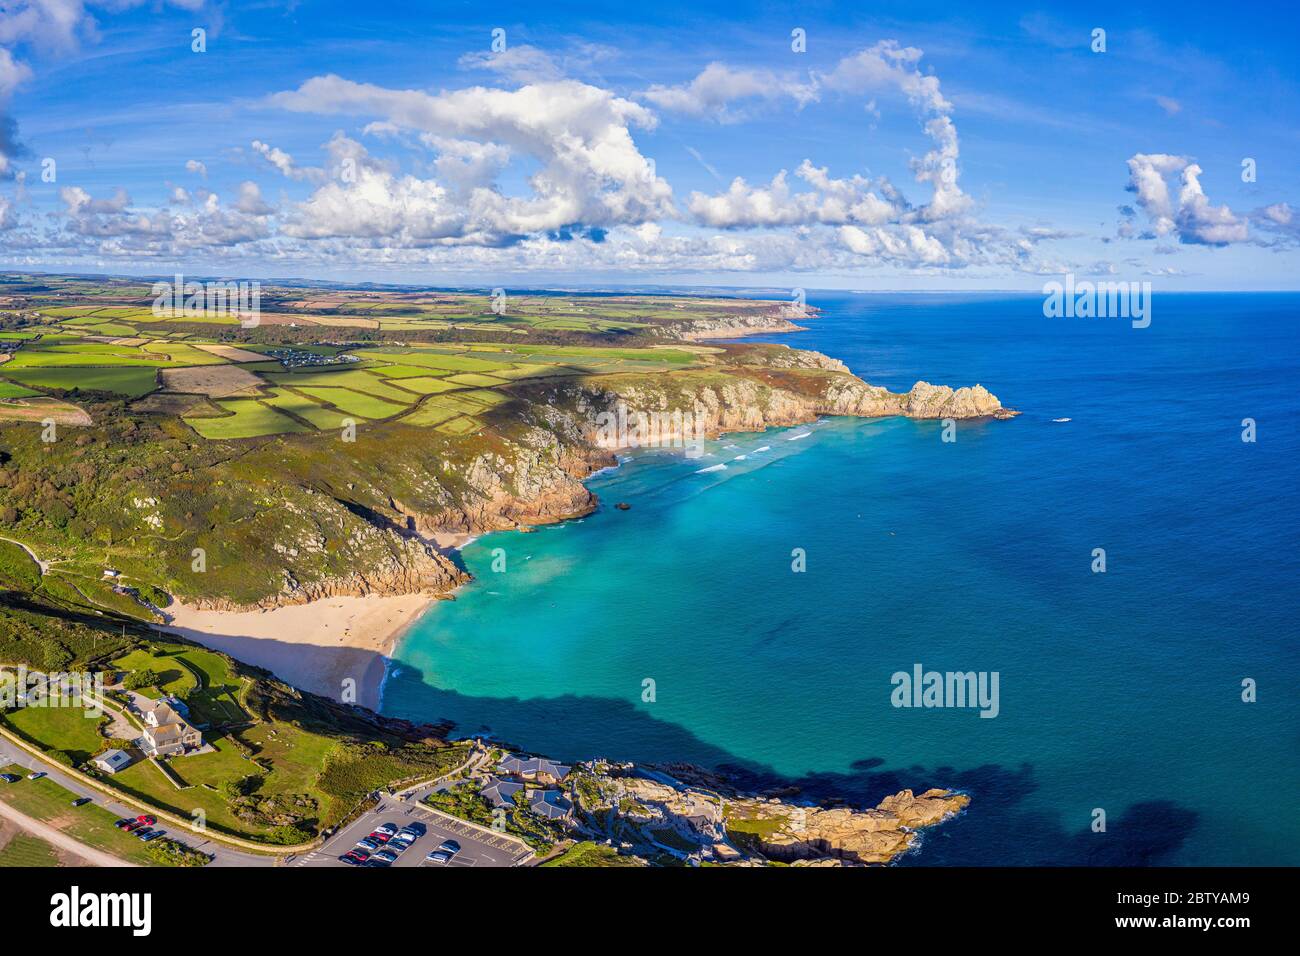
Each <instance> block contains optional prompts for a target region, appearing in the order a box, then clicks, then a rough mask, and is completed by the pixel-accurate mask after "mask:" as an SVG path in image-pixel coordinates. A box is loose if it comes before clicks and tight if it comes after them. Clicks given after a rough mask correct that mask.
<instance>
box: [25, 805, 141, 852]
mask: <svg viewBox="0 0 1300 956" xmlns="http://www.w3.org/2000/svg"><path fill="white" fill-rule="evenodd" d="M0 817H4V818H5V819H6V820H9V821H10V822H11V823H13V824H14V825H15V826H17V827H20V828H21V829H23V830H26V831H27V832H28V833H30V834H32V835H34V836H38V837H40V838H41V839H42V840H44V841H45V842H47V843H49V844H51V845H52V846H54V847H56V848H57V849H60V850H64V851H65V852H67V853H71V854H73V855H74V856H78V857H80V858H81V859H83V860H85V861H86V862H87V863H89V864H90V865H91V866H136V865H137V864H135V863H128V862H127V861H126V860H122V859H118V858H117V857H115V856H113V855H112V854H110V853H105V852H104V851H103V850H97V849H95V848H94V847H92V846H87V845H86V844H84V843H81V842H79V841H77V840H74V839H73V838H72V837H70V836H68V835H67V834H66V833H63V832H62V831H60V830H56V829H54V827H52V826H50V825H49V824H48V823H44V822H42V821H40V820H36V819H33V818H32V817H29V816H28V815H27V814H25V813H19V812H18V811H17V810H15V809H14V808H13V807H11V806H10V805H9V804H7V803H5V802H4V801H0Z"/></svg>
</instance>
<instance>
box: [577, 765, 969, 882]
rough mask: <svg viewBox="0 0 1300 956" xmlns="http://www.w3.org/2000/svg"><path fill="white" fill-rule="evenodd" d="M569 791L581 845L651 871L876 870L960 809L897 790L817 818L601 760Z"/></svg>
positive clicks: (723, 787) (726, 787) (726, 788)
mask: <svg viewBox="0 0 1300 956" xmlns="http://www.w3.org/2000/svg"><path fill="white" fill-rule="evenodd" d="M569 783H570V785H571V788H572V790H573V792H574V793H575V794H576V795H577V798H578V803H579V808H580V811H581V812H580V813H579V819H580V820H581V821H583V823H582V824H581V825H580V826H581V828H582V829H583V830H584V831H585V832H586V835H587V836H588V837H590V838H594V839H618V840H621V841H624V842H628V843H630V845H631V846H632V847H633V848H634V849H635V850H636V852H637V853H638V854H640V855H642V856H645V857H646V858H648V859H650V860H652V861H658V862H663V861H665V860H667V859H669V858H673V859H676V860H678V861H683V860H684V861H687V862H702V861H711V862H715V863H724V864H734V865H749V866H752V865H756V864H760V865H761V864H763V863H765V862H772V861H775V862H780V863H789V864H794V865H803V866H807V865H819V866H864V865H873V864H884V863H889V862H891V861H893V860H894V859H896V858H897V857H898V856H899V855H900V854H902V853H905V852H907V850H908V849H909V848H911V847H912V846H913V845H914V843H915V840H916V831H917V830H920V829H922V828H925V827H930V826H935V825H937V824H939V823H942V822H943V821H944V820H946V819H948V818H950V817H952V816H953V815H954V814H957V813H959V812H960V811H961V810H963V809H964V808H965V807H966V806H967V805H968V804H969V803H970V798H969V797H967V796H966V795H965V794H961V793H954V792H951V791H948V790H927V791H926V792H925V793H922V794H921V795H920V796H916V795H915V794H914V793H913V792H912V791H911V790H903V791H900V792H899V793H896V794H894V795H892V796H889V797H886V798H885V799H883V800H881V801H880V803H879V804H878V805H877V806H876V807H874V808H872V809H868V810H855V809H850V808H847V807H835V808H830V809H827V808H823V807H817V806H803V805H799V804H797V803H794V802H793V795H789V796H786V797H775V796H762V797H758V796H748V797H742V796H738V795H736V794H735V793H734V791H733V790H732V787H731V784H730V782H729V781H728V780H727V779H725V778H723V777H720V776H718V775H717V774H715V773H711V772H709V771H704V770H701V769H700V768H696V767H689V766H680V767H676V766H675V767H674V768H673V773H672V775H669V774H668V773H667V772H665V770H664V769H661V768H650V767H637V766H636V765H633V764H612V763H609V762H607V761H601V760H595V761H590V762H587V763H585V764H581V765H579V766H578V767H576V768H575V770H574V774H573V776H572V777H571V778H570V780H569Z"/></svg>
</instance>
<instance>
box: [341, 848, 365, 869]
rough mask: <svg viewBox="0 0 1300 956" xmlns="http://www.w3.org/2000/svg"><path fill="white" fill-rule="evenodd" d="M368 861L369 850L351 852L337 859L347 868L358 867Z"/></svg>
mask: <svg viewBox="0 0 1300 956" xmlns="http://www.w3.org/2000/svg"><path fill="white" fill-rule="evenodd" d="M368 859H370V851H369V850H352V851H350V852H348V853H344V854H343V855H342V856H341V857H339V860H340V861H342V862H343V863H347V864H348V865H349V866H360V865H361V864H362V863H365V862H366V860H368Z"/></svg>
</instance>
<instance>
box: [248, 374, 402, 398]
mask: <svg viewBox="0 0 1300 956" xmlns="http://www.w3.org/2000/svg"><path fill="white" fill-rule="evenodd" d="M371 371H379V370H378V369H375V370H368V371H360V370H358V369H347V370H346V371H341V372H287V373H282V374H271V375H267V376H266V377H267V378H269V379H270V380H271V381H273V382H275V384H276V385H286V386H289V387H291V388H297V389H302V390H304V391H306V389H304V388H303V387H304V386H309V387H315V388H322V387H324V388H350V389H352V390H353V391H355V392H364V393H366V394H367V395H373V396H375V397H376V398H386V399H389V400H391V401H395V402H400V403H402V404H408V403H410V402H411V396H410V394H409V393H407V392H403V391H402V390H401V389H400V388H394V387H393V386H392V385H389V384H387V383H385V382H383V381H381V380H380V379H378V378H376V377H375V375H373V374H371Z"/></svg>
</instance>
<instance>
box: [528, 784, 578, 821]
mask: <svg viewBox="0 0 1300 956" xmlns="http://www.w3.org/2000/svg"><path fill="white" fill-rule="evenodd" d="M528 809H530V810H532V811H533V813H535V814H537V815H538V816H539V817H545V818H546V819H548V820H567V819H568V817H569V814H570V813H572V812H573V804H572V803H571V802H570V801H569V798H568V797H566V796H565V795H564V794H562V793H560V791H558V790H534V791H532V792H531V793H529V794H528Z"/></svg>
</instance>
